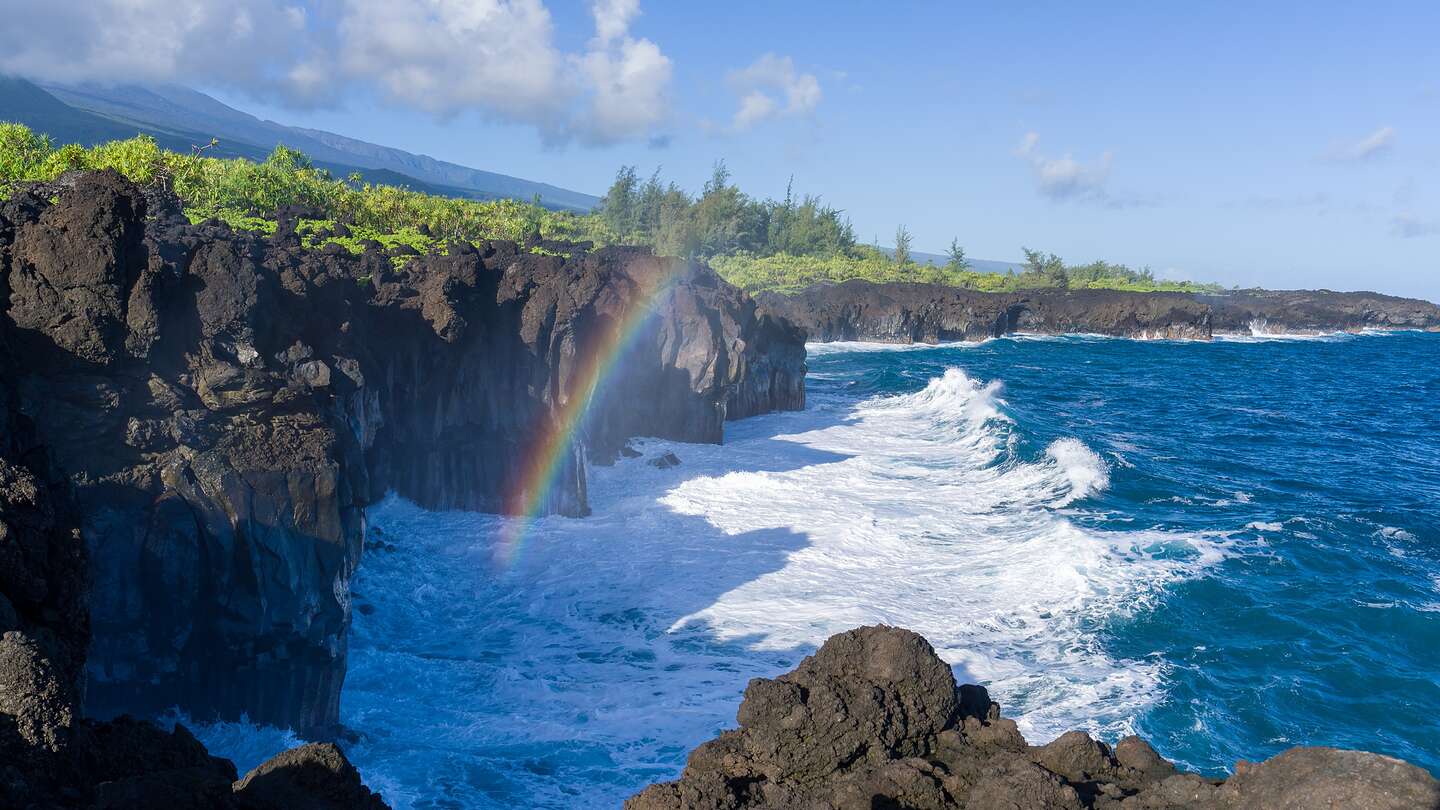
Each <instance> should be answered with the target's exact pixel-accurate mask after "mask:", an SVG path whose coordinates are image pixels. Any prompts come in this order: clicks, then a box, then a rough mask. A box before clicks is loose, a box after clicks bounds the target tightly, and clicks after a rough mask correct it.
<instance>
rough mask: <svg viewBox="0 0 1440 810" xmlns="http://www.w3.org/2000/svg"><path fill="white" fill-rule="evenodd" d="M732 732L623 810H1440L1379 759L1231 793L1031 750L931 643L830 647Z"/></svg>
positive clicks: (1423, 789)
mask: <svg viewBox="0 0 1440 810" xmlns="http://www.w3.org/2000/svg"><path fill="white" fill-rule="evenodd" d="M736 719H737V721H738V722H739V726H740V727H739V728H738V729H735V730H733V731H726V732H724V733H722V734H721V735H720V736H719V737H717V738H715V739H714V740H711V741H710V742H707V743H704V744H703V745H701V746H700V747H698V748H696V749H695V750H694V751H693V752H691V754H690V758H689V761H688V762H687V764H686V766H685V771H684V773H683V774H682V775H681V777H680V779H678V780H677V781H674V782H665V783H661V784H656V785H651V786H650V787H648V788H646V789H645V790H644V791H643V792H641V793H640V794H639V795H637V796H635V797H634V798H632V799H630V800H629V801H627V802H626V804H625V807H626V808H627V810H679V809H680V808H685V810H720V809H721V808H724V809H725V810H741V809H742V808H757V809H758V808H775V809H776V810H779V808H793V809H794V810H802V809H804V810H810V809H812V808H813V810H873V808H887V810H945V809H946V808H957V809H958V808H972V810H979V809H980V808H984V809H985V810H990V809H991V808H1009V809H1012V810H1041V809H1042V808H1043V809H1044V810H1080V809H1081V808H1113V809H1114V810H1122V809H1123V810H1182V809H1183V810H1242V808H1243V809H1244V810H1282V809H1283V810H1292V809H1293V810H1300V808H1315V807H1337V808H1338V807H1365V808H1371V810H1402V808H1407V809H1409V810H1417V809H1419V810H1435V808H1440V782H1437V780H1436V779H1435V778H1434V777H1432V776H1431V775H1430V774H1429V773H1427V772H1426V771H1424V770H1423V769H1421V768H1417V767H1415V766H1413V765H1409V764H1407V763H1404V762H1401V761H1400V760H1396V759H1392V758H1390V757H1385V756H1380V755H1378V754H1367V753H1361V752H1357V751H1341V750H1336V749H1331V748H1293V749H1291V750H1289V751H1286V752H1285V753H1283V754H1280V755H1279V756H1276V757H1273V758H1272V759H1269V760H1266V761H1265V762H1262V763H1260V764H1258V765H1245V764H1243V763H1242V765H1241V767H1240V768H1238V769H1237V772H1236V774H1235V775H1234V776H1232V777H1230V778H1229V779H1227V780H1225V781H1223V782H1222V781H1217V780H1210V779H1206V778H1204V777H1201V776H1198V775H1196V774H1189V773H1181V772H1179V771H1177V770H1176V768H1175V767H1174V766H1173V765H1172V764H1171V763H1169V762H1166V761H1165V760H1164V759H1162V758H1161V757H1160V756H1159V755H1158V754H1157V753H1155V751H1154V749H1152V748H1151V747H1150V746H1149V745H1148V744H1146V743H1145V741H1144V740H1141V739H1140V738H1138V737H1127V738H1125V739H1123V740H1121V741H1120V742H1119V743H1118V744H1116V745H1115V746H1114V747H1113V748H1112V747H1111V746H1108V745H1106V744H1104V743H1101V742H1098V741H1096V740H1093V739H1091V738H1090V737H1089V735H1087V734H1085V733H1083V732H1078V731H1073V732H1070V733H1068V734H1065V735H1063V736H1061V737H1060V738H1059V739H1056V740H1054V741H1053V742H1051V743H1049V744H1046V745H1042V746H1031V745H1027V744H1026V742H1025V739H1024V737H1022V736H1021V734H1020V731H1019V729H1018V728H1017V727H1016V725H1015V722H1014V721H1012V720H1009V719H1007V718H1005V717H1004V716H1002V715H1001V713H1000V706H999V704H997V703H994V702H993V701H991V700H990V697H989V695H988V694H987V693H986V692H985V690H984V689H983V688H981V687H978V686H960V687H959V688H958V689H957V687H956V684H955V679H954V676H953V675H952V674H951V670H950V667H949V666H948V665H946V664H945V663H944V662H943V661H941V660H940V659H939V657H938V656H936V655H935V651H934V650H933V649H932V648H931V647H930V645H929V644H928V643H927V642H926V641H925V639H923V638H921V637H920V636H918V635H916V634H915V633H912V632H910V631H908V630H902V629H899V628H893V627H862V628H858V629H856V630H851V631H848V632H845V633H841V634H839V635H836V636H833V637H831V638H830V640H828V641H826V642H825V644H824V646H822V647H821V648H820V650H819V651H818V652H816V653H815V654H814V655H812V656H810V657H809V658H806V659H805V660H804V661H802V662H801V664H800V666H799V667H797V668H796V669H795V670H794V671H793V672H789V673H787V674H785V675H781V676H780V677H778V678H775V679H767V678H756V679H755V680H752V681H751V682H750V685H749V687H748V688H746V690H745V699H744V702H743V703H741V705H740V710H739V713H738V714H737V717H736Z"/></svg>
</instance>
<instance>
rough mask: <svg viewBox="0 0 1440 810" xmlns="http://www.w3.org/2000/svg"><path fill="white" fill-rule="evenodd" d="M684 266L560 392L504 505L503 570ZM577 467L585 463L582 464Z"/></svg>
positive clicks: (633, 309) (601, 339)
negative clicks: (596, 404)
mask: <svg viewBox="0 0 1440 810" xmlns="http://www.w3.org/2000/svg"><path fill="white" fill-rule="evenodd" d="M686 267H687V263H686V262H683V261H674V262H673V266H672V267H671V268H670V269H668V270H666V271H665V272H664V275H663V276H662V277H661V278H660V280H659V282H658V283H656V284H655V285H654V288H653V289H651V290H650V291H649V292H648V293H646V294H644V295H642V296H641V297H640V298H638V299H637V300H636V301H634V302H633V303H632V304H631V305H630V307H629V308H628V309H627V310H626V312H625V314H624V315H623V316H622V317H621V318H620V319H618V320H617V321H614V322H612V323H611V324H610V328H609V329H607V330H605V332H604V333H603V334H601V335H599V336H598V338H596V339H592V340H590V341H588V343H589V346H588V349H589V351H588V352H586V354H585V355H584V356H583V359H582V360H581V362H580V363H579V364H577V365H576V367H575V372H574V373H572V374H571V376H570V385H569V387H568V390H566V391H563V392H561V396H560V397H559V398H560V399H561V404H560V407H559V408H558V409H557V412H556V413H555V414H554V418H553V419H552V420H551V422H550V426H549V427H548V429H544V430H541V431H539V432H538V434H537V435H536V436H535V437H533V439H532V440H531V442H530V445H529V447H528V448H527V450H526V452H525V453H524V454H523V455H522V456H521V458H522V464H523V466H522V467H521V471H520V474H519V475H518V476H517V477H516V483H515V486H514V487H513V488H512V489H511V491H510V492H509V493H508V494H507V496H506V498H505V500H504V504H505V512H506V514H508V515H511V516H512V517H510V518H509V519H508V520H507V521H506V522H505V524H504V526H503V527H502V528H501V530H500V537H499V541H498V542H497V543H496V546H495V560H496V562H497V563H498V564H499V565H500V566H501V567H504V568H508V567H510V566H512V565H514V564H515V562H516V561H517V560H518V559H519V557H520V553H521V552H522V551H524V549H525V545H526V543H527V542H528V540H529V539H530V536H531V531H530V529H531V528H532V526H533V524H534V523H535V520H536V519H537V518H538V517H540V513H541V510H543V509H544V508H545V505H546V504H547V503H548V502H549V500H550V493H551V491H552V490H553V489H554V488H555V483H556V481H558V480H559V476H560V472H561V470H563V469H565V464H566V460H567V459H570V458H573V457H575V456H576V455H577V453H576V451H577V450H578V445H577V441H578V439H579V435H578V434H579V432H580V428H581V426H582V425H583V424H584V422H585V414H586V411H587V410H588V409H589V407H590V402H591V401H592V400H593V399H594V397H595V393H596V392H597V391H598V390H599V389H600V383H601V382H602V381H604V379H605V378H606V377H607V376H608V375H609V374H610V373H611V372H613V371H614V370H615V367H616V366H617V364H618V363H619V361H620V360H621V358H623V357H624V356H625V354H626V352H627V351H628V350H629V349H630V347H631V345H632V344H634V342H635V338H636V337H637V336H638V335H639V334H641V333H642V332H643V331H644V327H645V326H646V325H647V324H649V323H651V322H652V321H653V319H654V318H655V317H656V316H657V314H658V313H659V312H660V310H661V307H660V303H661V299H662V298H664V297H665V295H666V294H668V293H669V292H670V291H671V290H672V289H674V287H675V283H676V282H677V281H678V280H679V279H680V278H681V277H682V276H683V275H684V271H685V270H686ZM638 283H640V282H638V281H637V284H638ZM579 463H582V464H583V463H584V461H583V459H582V460H579Z"/></svg>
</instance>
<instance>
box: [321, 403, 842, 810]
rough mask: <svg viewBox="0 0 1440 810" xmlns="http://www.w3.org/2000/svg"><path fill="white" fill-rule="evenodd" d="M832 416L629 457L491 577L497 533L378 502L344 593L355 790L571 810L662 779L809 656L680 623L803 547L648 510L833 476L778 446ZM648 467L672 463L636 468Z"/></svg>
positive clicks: (738, 430) (431, 803) (347, 716)
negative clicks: (366, 548)
mask: <svg viewBox="0 0 1440 810" xmlns="http://www.w3.org/2000/svg"><path fill="white" fill-rule="evenodd" d="M847 410H848V409H845V408H838V407H837V408H825V407H821V408H818V409H816V410H812V411H807V412H802V413H796V414H781V415H778V416H773V417H770V418H767V419H764V420H750V421H748V422H738V423H731V425H730V426H729V427H730V431H729V436H728V437H727V445H726V446H725V447H724V448H721V447H719V446H708V445H683V444H673V443H661V442H649V441H641V442H636V443H635V446H636V447H637V448H638V449H640V450H641V452H642V454H643V455H642V457H641V458H635V459H630V460H624V461H621V462H619V463H618V464H617V465H616V466H615V467H613V468H593V470H592V484H591V490H592V499H593V500H594V504H595V507H596V508H595V514H594V515H592V516H591V517H588V518H584V519H571V518H562V517H547V518H543V519H540V520H538V521H536V522H535V523H534V524H533V526H532V527H531V528H530V530H529V532H528V533H527V536H526V539H525V541H524V542H523V547H522V548H521V550H520V552H519V554H518V556H517V559H516V560H515V562H514V563H513V565H509V566H499V565H497V563H496V560H495V557H494V553H493V552H494V544H495V538H496V535H497V532H498V531H499V530H500V529H501V527H502V526H503V525H504V524H505V521H506V519H504V518H500V517H497V516H494V515H482V514H474V513H459V512H450V513H434V512H426V511H424V510H422V509H419V508H418V507H415V506H413V505H411V504H409V503H406V502H404V501H400V500H398V499H391V500H389V501H387V502H385V503H384V504H382V505H380V506H378V507H376V508H374V509H372V510H371V522H372V524H373V526H374V527H375V528H374V530H373V532H374V533H375V534H377V535H378V536H380V537H382V538H383V539H385V540H386V541H387V543H388V544H390V545H391V547H393V548H394V550H392V551H380V552H375V553H370V554H367V556H366V558H365V560H364V563H363V565H362V570H361V572H360V574H359V575H358V576H357V579H356V582H355V583H354V590H355V601H356V606H357V611H356V620H355V625H354V631H353V636H352V640H351V652H350V671H349V675H348V678H347V681H346V686H345V692H344V696H343V699H342V719H343V721H344V722H345V723H346V725H348V726H349V727H351V728H354V729H357V730H359V731H360V732H361V733H362V735H363V738H362V740H361V741H360V742H359V743H357V744H356V745H354V746H353V750H352V757H353V758H354V759H355V761H356V763H357V765H358V766H359V767H360V768H361V769H362V772H363V773H364V774H365V776H366V778H367V780H370V781H371V782H372V786H373V787H375V788H376V789H378V790H381V791H382V793H385V794H386V795H387V798H390V799H391V800H392V801H394V802H395V803H396V805H397V806H398V807H427V808H428V807H437V808H438V807H457V808H459V807H484V806H497V807H498V806H513V805H514V804H515V803H517V802H520V801H521V800H523V801H524V802H525V803H526V804H527V805H528V806H537V807H571V806H577V803H582V802H583V803H584V804H587V805H590V804H593V805H595V806H608V805H615V804H618V802H619V801H620V800H621V799H623V798H624V797H625V796H627V795H629V794H630V793H632V792H634V790H636V789H638V787H639V786H642V785H643V784H645V783H648V782H650V781H654V780H656V779H663V778H671V777H673V776H674V775H675V774H677V773H678V771H679V769H680V768H681V767H682V766H683V764H684V758H685V755H686V753H687V751H688V750H689V748H691V747H693V746H694V745H696V744H698V743H699V742H701V741H703V740H704V739H707V738H708V737H710V736H713V735H714V734H715V733H716V732H718V731H720V730H721V729H722V728H725V727H727V726H731V725H733V724H734V712H735V708H736V707H737V706H738V703H739V698H740V694H741V692H742V691H743V689H744V687H745V685H746V683H747V682H748V681H749V680H750V679H751V678H752V677H756V676H761V675H775V674H778V673H780V672H783V671H786V670H789V669H791V668H793V667H794V666H795V665H796V664H798V663H799V661H800V659H801V658H803V657H804V656H805V655H808V654H809V653H810V652H813V648H812V647H796V648H786V649H773V650H772V649H765V648H764V646H763V644H762V642H763V639H761V638H760V637H758V636H749V635H740V636H736V635H733V634H728V635H727V634H725V633H719V632H716V630H715V628H712V627H711V626H710V625H709V623H708V622H707V621H706V620H704V619H700V618H695V614H697V613H699V612H701V611H703V610H704V609H705V608H707V607H709V606H711V605H713V604H715V603H716V602H717V600H719V599H720V598H721V597H722V596H723V595H724V594H726V593H728V592H730V591H732V590H734V589H736V588H739V587H741V586H743V585H745V584H747V583H750V582H754V581H755V580H757V579H759V578H761V577H764V576H766V575H768V574H771V573H774V572H776V571H779V570H781V569H782V568H784V567H785V565H786V563H787V560H788V559H789V558H790V556H791V555H792V554H794V553H796V552H798V551H800V550H802V549H804V548H806V547H807V546H808V545H809V539H808V538H807V536H806V535H805V534H803V533H800V532H796V531H793V530H792V529H790V528H788V527H783V526H776V527H773V528H760V529H755V530H749V531H739V532H733V533H731V532H726V531H724V530H723V529H721V528H719V527H717V526H715V525H713V524H712V523H711V522H710V521H708V520H706V519H705V518H703V517H699V516H694V515H686V514H681V513H680V512H678V511H676V509H674V508H673V507H672V506H669V505H666V504H665V502H664V500H665V495H666V494H667V493H670V492H673V491H674V490H675V488H676V487H679V486H680V485H681V484H683V483H684V482H685V481H687V480H689V479H694V478H715V477H723V476H725V475H727V474H729V473H732V472H741V471H743V472H746V473H756V472H761V473H770V474H783V473H786V472H789V471H793V470H798V469H802V468H806V467H813V466H816V465H826V464H833V463H837V462H841V461H844V460H846V459H847V458H848V456H845V455H842V454H837V453H832V452H826V451H823V450H817V449H814V448H811V447H808V446H806V445H804V444H802V443H800V442H797V441H790V440H786V439H785V438H784V436H786V435H787V434H790V433H796V432H801V431H813V430H817V429H823V428H825V427H828V426H832V425H837V424H843V423H844V422H845V421H846V420H847V419H849V418H850V417H849V416H848V413H847ZM664 452H675V453H677V454H678V455H680V457H681V465H680V466H679V467H678V468H673V469H667V470H661V469H657V468H655V467H654V466H652V465H650V464H649V463H648V462H649V461H650V460H651V459H652V458H654V457H655V456H658V455H660V454H663V453H664ZM657 494H658V495H659V497H657ZM575 785H584V786H585V788H584V790H585V791H587V794H590V795H587V796H586V797H585V798H584V799H583V800H582V799H580V798H578V797H577V795H576V794H575V793H574V792H573V791H574V790H575V788H574V787H573V786H575ZM597 786H598V789H599V790H601V791H602V792H603V795H598V796H597V795H593V794H594V791H595V790H596V789H597Z"/></svg>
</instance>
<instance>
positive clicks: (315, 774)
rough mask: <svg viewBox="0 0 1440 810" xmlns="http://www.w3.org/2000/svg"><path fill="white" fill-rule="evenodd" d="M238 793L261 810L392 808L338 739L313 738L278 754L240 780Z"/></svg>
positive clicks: (244, 802)
mask: <svg viewBox="0 0 1440 810" xmlns="http://www.w3.org/2000/svg"><path fill="white" fill-rule="evenodd" d="M235 796H236V797H237V798H238V799H239V800H240V803H241V804H242V805H243V806H244V807H247V808H255V810H290V809H291V808H306V810H386V808H387V805H386V804H385V802H383V801H381V799H380V796H379V795H378V794H375V793H371V792H370V790H369V789H368V788H366V787H365V785H364V784H362V783H361V781H360V774H359V772H357V771H356V770H355V767H354V766H353V765H351V764H350V760H348V759H346V758H345V752H343V751H341V750H340V749H339V747H337V746H336V745H334V744H332V743H310V744H309V745H302V746H300V747H299V748H292V749H290V750H289V751H285V752H284V753H281V754H278V755H276V756H275V757H272V758H271V759H270V760H268V761H266V762H265V763H263V764H261V765H260V766H259V767H257V768H256V769H255V770H253V771H251V772H250V773H248V774H246V775H245V778H244V779H242V780H240V781H239V782H236V783H235Z"/></svg>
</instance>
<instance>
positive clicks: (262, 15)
mask: <svg viewBox="0 0 1440 810" xmlns="http://www.w3.org/2000/svg"><path fill="white" fill-rule="evenodd" d="M4 6H5V8H4V11H3V17H4V23H3V24H0V73H9V74H19V75H23V76H30V77H34V78H41V79H48V80H53V81H59V82H84V81H137V82H190V83H205V82H211V81H220V82H227V83H234V84H243V85H246V86H249V87H255V88H277V87H281V86H283V85H284V84H285V83H286V75H285V74H286V73H287V70H286V68H285V66H286V65H288V64H290V63H291V62H292V61H293V60H294V56H295V54H296V52H297V51H298V50H299V49H300V48H302V47H303V46H304V35H305V24H306V15H305V12H304V9H302V8H300V7H298V6H296V5H294V4H293V3H291V2H285V1H284V0H233V2H229V3H197V4H190V5H187V6H185V7H184V8H183V9H179V8H177V7H176V5H175V4H174V3H173V2H170V1H169V0H5V3H4Z"/></svg>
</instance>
